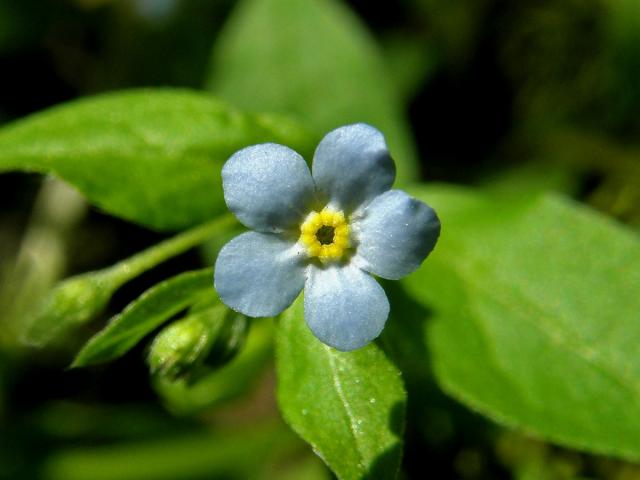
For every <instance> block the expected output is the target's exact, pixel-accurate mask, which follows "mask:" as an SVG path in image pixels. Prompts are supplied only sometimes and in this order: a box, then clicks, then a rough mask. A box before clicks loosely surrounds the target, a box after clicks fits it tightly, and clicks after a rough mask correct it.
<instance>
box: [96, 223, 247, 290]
mask: <svg viewBox="0 0 640 480" xmlns="http://www.w3.org/2000/svg"><path fill="white" fill-rule="evenodd" d="M234 223H236V220H235V218H234V217H233V216H232V215H231V214H226V215H223V216H220V217H218V218H216V219H215V220H212V221H210V222H207V223H204V224H202V225H199V226H197V227H194V228H192V229H191V230H187V231H186V232H183V233H180V234H179V235H176V236H175V237H173V238H169V239H167V240H164V241H162V242H160V243H158V244H157V245H154V246H152V247H149V248H147V249H146V250H143V251H142V252H139V253H136V254H135V255H133V256H132V257H129V258H127V259H125V260H121V261H120V262H118V263H116V264H115V265H113V266H112V267H109V268H108V269H106V270H104V274H105V275H106V276H107V277H109V280H110V282H112V285H113V287H114V288H118V287H120V286H121V285H123V284H124V283H126V282H128V281H129V280H131V279H133V278H135V277H137V276H138V275H140V274H141V273H144V272H146V271H147V270H149V269H151V268H153V267H155V266H156V265H158V264H160V263H162V262H164V261H166V260H168V259H170V258H172V257H175V256H176V255H179V254H181V253H184V252H186V251H187V250H189V249H191V248H193V247H195V246H197V245H200V244H202V243H204V242H205V241H206V240H208V239H209V238H211V237H213V236H214V235H215V234H216V233H218V232H219V231H224V230H226V229H227V228H228V227H230V226H232V225H233V224H234Z"/></svg>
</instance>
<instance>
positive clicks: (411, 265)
mask: <svg viewBox="0 0 640 480" xmlns="http://www.w3.org/2000/svg"><path fill="white" fill-rule="evenodd" d="M358 215H361V218H354V219H353V223H352V228H353V231H354V236H355V239H356V242H357V250H356V252H357V253H356V258H354V262H355V263H356V264H357V265H358V266H360V267H361V268H363V269H364V270H366V271H368V272H371V273H373V274H375V275H378V276H380V277H383V278H388V279H390V280H397V279H399V278H402V277H404V276H405V275H408V274H409V273H411V272H413V271H414V270H415V269H417V268H418V267H419V266H420V264H421V263H422V262H423V260H424V259H425V258H426V257H427V255H428V254H429V252H431V250H433V247H434V246H435V244H436V242H437V240H438V236H439V235H440V220H438V216H437V215H436V212H435V211H434V210H433V209H432V208H431V207H430V206H428V205H426V204H424V203H422V202H421V201H419V200H416V199H415V198H412V197H410V196H409V195H407V194H406V193H404V192H403V191H401V190H389V191H388V192H386V193H383V194H382V195H380V196H379V197H377V198H375V199H374V200H373V201H372V202H371V203H369V204H368V205H367V207H366V208H365V209H364V210H363V211H362V212H359V214H358Z"/></svg>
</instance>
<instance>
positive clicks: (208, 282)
mask: <svg viewBox="0 0 640 480" xmlns="http://www.w3.org/2000/svg"><path fill="white" fill-rule="evenodd" d="M212 290H213V272H212V271H211V269H210V268H205V269H203V270H197V271H194V272H186V273H182V274H180V275H176V276H175V277H173V278H170V279H169V280H165V281H163V282H160V283H158V284H156V285H154V286H153V287H151V288H150V289H149V290H147V291H146V292H145V293H143V294H142V295H141V296H140V297H139V298H137V299H136V300H134V301H133V302H131V303H130V304H129V305H128V306H127V307H126V308H125V309H124V310H123V311H122V313H120V314H119V315H117V316H115V317H114V318H113V319H112V320H111V321H110V322H109V324H108V325H107V326H106V327H105V328H104V329H103V330H101V331H100V332H98V333H97V334H96V335H95V336H94V337H93V338H91V340H89V342H87V344H86V345H85V346H84V347H83V348H82V350H80V352H79V353H78V355H77V356H76V358H75V360H74V361H73V364H72V367H86V366H88V365H94V364H96V363H103V362H108V361H111V360H114V359H116V358H118V357H120V356H122V355H124V354H125V353H127V352H128V351H129V350H130V349H131V348H133V347H134V346H135V345H136V344H137V343H138V342H139V341H140V340H142V339H143V338H144V337H145V336H146V335H148V334H149V333H151V332H152V331H153V330H155V329H156V328H158V327H159V326H160V325H162V324H163V323H164V322H165V321H166V320H168V319H169V318H171V317H172V316H173V315H175V314H177V313H178V312H180V311H181V310H184V309H185V308H187V307H188V306H189V305H192V304H193V303H195V302H197V301H198V300H199V299H200V298H201V297H202V296H204V295H206V294H207V293H210V292H211V291H212Z"/></svg>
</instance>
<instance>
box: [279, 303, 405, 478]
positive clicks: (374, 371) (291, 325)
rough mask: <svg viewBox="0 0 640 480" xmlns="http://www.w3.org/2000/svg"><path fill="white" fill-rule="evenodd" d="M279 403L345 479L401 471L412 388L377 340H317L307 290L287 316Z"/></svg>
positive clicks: (282, 321) (281, 330)
mask: <svg viewBox="0 0 640 480" xmlns="http://www.w3.org/2000/svg"><path fill="white" fill-rule="evenodd" d="M276 359H277V364H276V366H277V372H278V403H279V405H280V410H281V411H282V414H283V415H284V418H285V420H286V421H287V422H288V423H289V425H291V427H292V428H293V429H294V430H295V431H296V432H297V433H298V434H299V435H300V436H301V437H302V438H303V439H305V440H306V441H307V442H309V443H310V444H311V446H312V447H313V449H314V451H315V452H316V453H317V454H318V455H319V456H320V457H321V458H322V459H323V460H324V461H325V462H326V463H327V465H328V466H329V467H330V468H331V469H332V470H333V471H334V472H335V473H336V475H338V477H339V478H341V479H357V478H371V479H374V478H375V479H381V480H382V479H386V478H395V476H396V474H397V472H398V467H399V464H400V458H401V456H402V433H403V431H404V413H405V404H406V393H405V390H404V387H403V385H402V379H401V378H400V372H399V371H398V370H397V369H396V368H395V366H394V365H393V364H392V363H391V362H390V361H389V360H388V359H387V358H386V356H385V355H384V353H382V351H381V350H380V349H379V347H378V346H377V345H375V344H370V345H368V346H366V347H364V348H362V349H360V350H357V351H354V352H339V351H337V350H335V349H333V348H331V347H328V346H327V345H324V344H323V343H321V342H320V341H319V340H317V339H316V338H315V337H314V336H313V335H312V334H311V332H310V330H309V329H308V328H307V325H306V324H305V322H304V318H303V302H302V296H300V298H298V300H297V301H296V302H295V303H294V304H293V306H291V307H290V308H289V309H288V310H286V311H285V312H284V313H283V314H282V315H281V318H280V325H279V328H278V332H277V340H276Z"/></svg>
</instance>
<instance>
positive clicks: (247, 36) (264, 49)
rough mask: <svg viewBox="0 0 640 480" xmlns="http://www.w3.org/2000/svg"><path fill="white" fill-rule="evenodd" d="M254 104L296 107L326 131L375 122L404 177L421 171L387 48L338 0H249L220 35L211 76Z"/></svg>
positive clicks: (244, 103)
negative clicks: (384, 57)
mask: <svg viewBox="0 0 640 480" xmlns="http://www.w3.org/2000/svg"><path fill="white" fill-rule="evenodd" d="M208 83H209V89H210V90H211V91H212V92H214V93H215V94H216V95H220V96H221V97H222V98H224V99H226V100H228V101H230V102H232V103H234V104H235V105H238V106H240V107H242V108H246V109H247V110H250V111H266V112H279V113H286V114H295V115H297V116H298V117H299V118H301V119H303V120H304V121H305V125H308V126H310V127H312V128H314V129H315V130H316V131H317V132H318V134H319V135H323V134H325V133H327V132H328V131H329V130H332V129H334V128H336V127H338V126H341V125H345V124H348V123H354V122H367V123H370V124H371V125H374V126H375V127H377V128H378V129H379V130H381V131H382V132H383V133H384V134H385V136H386V138H387V140H388V142H389V146H390V149H391V153H392V154H393V156H394V158H395V160H396V163H397V166H398V178H399V180H401V181H406V180H408V179H412V178H414V177H415V175H416V174H417V163H416V162H417V160H416V151H415V146H414V144H413V142H412V139H411V135H410V133H409V127H408V124H407V121H406V119H405V116H404V112H403V107H402V106H401V104H400V100H399V94H398V92H396V87H395V84H394V82H393V81H392V80H391V79H390V77H389V75H388V73H387V68H386V66H385V65H384V62H383V61H382V56H381V54H380V52H379V51H378V49H377V46H376V45H375V42H374V40H373V39H372V38H371V36H370V35H369V33H368V32H367V31H366V29H365V27H364V26H363V25H362V24H361V22H360V21H359V20H358V18H357V17H356V16H354V15H353V13H352V12H350V11H349V10H348V9H347V8H346V7H345V6H344V5H343V4H342V3H341V2H339V1H336V0H243V1H242V2H240V3H239V4H238V6H237V7H236V10H235V11H234V12H233V14H232V16H231V18H230V19H229V21H228V24H227V25H226V27H225V28H224V29H223V32H222V33H221V35H220V38H219V39H218V41H217V43H216V48H215V51H214V54H213V61H212V66H211V75H210V78H209V80H208Z"/></svg>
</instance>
